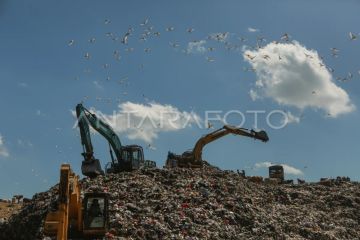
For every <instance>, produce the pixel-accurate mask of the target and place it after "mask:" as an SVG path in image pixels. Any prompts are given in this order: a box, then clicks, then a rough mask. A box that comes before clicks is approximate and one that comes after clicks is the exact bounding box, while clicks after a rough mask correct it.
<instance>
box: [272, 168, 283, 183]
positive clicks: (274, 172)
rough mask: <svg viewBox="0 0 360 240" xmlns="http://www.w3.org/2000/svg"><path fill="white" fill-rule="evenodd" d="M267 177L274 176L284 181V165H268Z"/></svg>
mask: <svg viewBox="0 0 360 240" xmlns="http://www.w3.org/2000/svg"><path fill="white" fill-rule="evenodd" d="M269 178H276V179H280V180H281V181H284V167H283V166H281V165H273V166H270V167H269Z"/></svg>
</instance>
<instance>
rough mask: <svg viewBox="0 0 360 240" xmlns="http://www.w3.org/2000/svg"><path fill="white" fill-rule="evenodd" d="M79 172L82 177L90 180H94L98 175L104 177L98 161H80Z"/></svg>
mask: <svg viewBox="0 0 360 240" xmlns="http://www.w3.org/2000/svg"><path fill="white" fill-rule="evenodd" d="M81 172H82V174H83V175H85V176H87V177H90V178H95V177H97V176H99V175H104V171H103V170H102V168H101V165H100V161H99V159H93V160H84V161H82V164H81Z"/></svg>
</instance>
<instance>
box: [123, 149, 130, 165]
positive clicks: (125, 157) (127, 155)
mask: <svg viewBox="0 0 360 240" xmlns="http://www.w3.org/2000/svg"><path fill="white" fill-rule="evenodd" d="M122 159H123V160H124V161H125V162H128V161H130V159H131V158H130V153H129V152H128V151H122Z"/></svg>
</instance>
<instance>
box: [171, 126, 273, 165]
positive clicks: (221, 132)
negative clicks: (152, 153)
mask: <svg viewBox="0 0 360 240" xmlns="http://www.w3.org/2000/svg"><path fill="white" fill-rule="evenodd" d="M230 133H231V134H235V135H240V136H245V137H250V138H254V139H258V140H261V141H263V142H267V141H269V137H268V135H267V133H266V132H265V131H258V132H257V131H254V130H249V129H246V128H237V127H234V126H230V125H224V127H222V128H220V129H218V130H216V131H214V132H211V133H209V134H207V135H205V136H203V137H201V138H200V139H199V140H198V141H197V142H196V144H195V147H194V149H192V150H190V151H186V152H184V153H183V154H182V155H177V154H174V153H172V152H169V153H168V157H167V160H166V164H165V167H166V168H176V167H179V168H201V167H202V166H203V165H204V161H203V160H202V150H203V148H204V146H205V145H206V144H208V143H210V142H212V141H215V140H217V139H219V138H221V137H223V136H225V135H227V134H230Z"/></svg>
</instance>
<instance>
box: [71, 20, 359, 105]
mask: <svg viewBox="0 0 360 240" xmlns="http://www.w3.org/2000/svg"><path fill="white" fill-rule="evenodd" d="M104 24H105V25H110V24H112V22H111V20H110V19H105V20H104ZM139 28H140V31H139V29H138V28H137V27H136V28H134V27H129V28H128V29H127V31H125V32H124V33H122V34H117V33H114V32H106V33H105V37H106V38H108V39H110V40H112V41H113V42H115V43H117V42H119V43H121V44H122V45H123V46H124V48H123V52H128V53H130V52H133V51H135V45H137V44H138V43H144V42H147V41H149V40H150V39H151V38H159V37H160V36H161V34H162V32H161V31H158V30H156V29H155V27H154V26H153V25H152V24H151V22H150V20H149V18H145V19H144V20H143V21H141V22H140V23H139ZM175 30H176V29H175V27H174V26H167V27H166V28H165V29H164V31H165V33H169V32H173V31H175ZM137 31H139V32H138V33H137V34H136V32H137ZM194 32H195V29H194V28H193V27H189V28H187V29H184V33H186V34H191V35H192V34H193V33H194ZM165 33H164V34H165ZM234 38H235V42H231V41H232V40H233V39H234ZM349 39H350V41H355V40H357V39H358V35H357V34H355V33H353V32H350V33H349ZM204 40H207V41H204ZM211 41H215V42H217V43H220V44H222V45H223V46H224V48H225V49H226V50H229V51H231V50H233V51H237V52H239V51H243V49H244V46H245V47H246V48H247V49H250V50H259V49H262V48H263V47H264V45H266V44H267V39H266V38H265V37H263V36H256V40H255V44H254V46H250V44H251V43H249V39H247V38H245V37H244V36H236V34H231V33H229V32H223V33H211V34H208V36H207V37H205V38H204V39H197V40H191V41H188V42H187V43H185V44H184V47H183V48H181V44H179V43H178V41H170V42H169V46H170V47H171V48H174V49H179V50H180V52H182V53H184V54H187V55H190V54H191V51H189V49H188V45H189V43H192V44H195V45H196V44H199V47H201V50H202V52H203V53H204V54H206V55H211V53H212V52H214V51H216V50H217V49H218V48H215V47H214V46H208V47H205V46H203V45H205V43H206V44H209V42H210V44H213V43H211ZM79 42H82V41H79ZM96 42H97V39H96V38H95V37H91V38H90V39H88V44H96ZM273 43H275V44H279V43H289V44H291V43H292V41H291V36H290V35H289V34H288V33H284V34H283V35H282V36H280V37H279V39H278V40H275V41H273ZM76 44H77V41H76V40H74V39H72V40H69V41H68V46H69V47H73V46H75V45H76ZM117 47H118V46H117ZM140 47H141V45H140ZM143 52H144V53H145V54H150V53H152V52H153V51H152V49H151V48H150V47H149V46H146V47H143ZM259 52H260V51H259ZM304 55H305V56H306V57H307V58H309V59H313V58H314V56H313V55H312V54H311V53H306V52H304ZM329 55H330V56H331V57H333V58H338V57H339V55H340V50H339V49H338V48H335V47H333V48H331V49H330V52H329ZM245 56H246V57H247V58H248V59H249V60H250V61H253V60H254V59H255V58H259V57H260V58H263V59H265V60H269V61H270V60H273V59H271V57H270V56H269V55H267V54H263V55H261V56H256V55H250V54H246V55H245ZM83 57H84V59H85V60H86V61H90V60H92V54H91V53H90V52H85V53H84V55H83ZM111 57H112V58H113V60H115V61H122V60H123V57H124V56H123V53H121V51H120V50H119V49H114V50H113V53H112V56H111ZM320 59H321V61H320V62H319V65H320V67H325V65H324V63H323V60H324V57H323V56H320ZM205 60H206V61H207V62H209V63H212V62H215V57H214V56H206V57H205ZM277 60H278V61H281V60H282V56H280V55H278V56H277ZM102 68H103V69H110V68H111V64H110V63H103V64H102ZM143 69H144V64H140V67H139V70H143ZM327 69H328V71H329V72H331V73H334V72H335V70H334V68H331V67H327ZM243 70H244V71H246V72H248V71H251V72H256V69H255V68H253V67H243ZM91 72H92V70H91V69H90V68H87V69H85V70H84V73H91ZM358 74H359V75H360V70H358ZM353 77H354V74H353V73H352V72H348V73H347V74H346V75H345V76H338V77H336V80H337V81H339V82H347V81H349V80H351V79H353ZM76 79H79V77H76ZM128 79H129V77H128V76H125V77H121V78H120V80H117V83H118V84H120V85H123V86H128V84H129V81H128ZM103 80H106V81H110V80H111V77H110V76H106V77H104V79H103ZM93 83H94V84H95V85H96V86H98V87H100V84H99V81H94V82H93ZM127 93H128V92H127V91H123V92H122V94H123V95H127ZM313 94H315V93H314V92H313ZM87 99H89V96H85V97H84V99H83V100H87ZM96 101H106V102H108V103H111V102H113V101H112V100H111V99H110V98H103V97H96ZM115 102H119V99H117V100H116V101H115Z"/></svg>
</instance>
